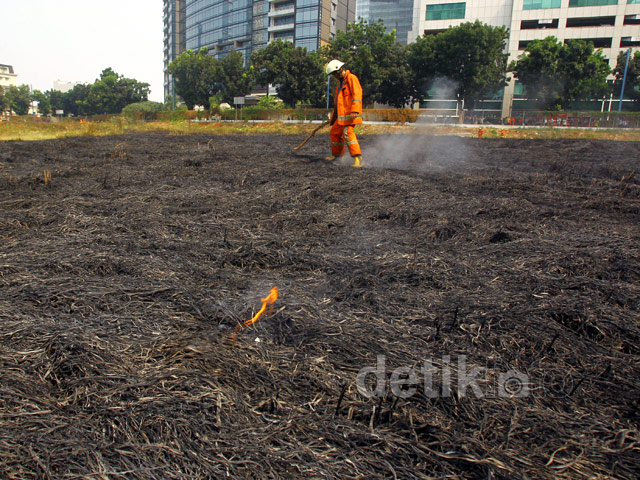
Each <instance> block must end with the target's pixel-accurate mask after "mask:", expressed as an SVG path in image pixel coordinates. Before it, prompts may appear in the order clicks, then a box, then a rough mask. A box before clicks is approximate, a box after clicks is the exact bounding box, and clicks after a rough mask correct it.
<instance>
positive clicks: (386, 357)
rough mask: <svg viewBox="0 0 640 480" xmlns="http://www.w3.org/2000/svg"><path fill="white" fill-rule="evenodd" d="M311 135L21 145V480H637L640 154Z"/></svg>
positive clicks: (11, 371)
mask: <svg viewBox="0 0 640 480" xmlns="http://www.w3.org/2000/svg"><path fill="white" fill-rule="evenodd" d="M302 139H303V137H302V136H293V137H292V136H278V135H268V136H266V135H265V136H242V135H236V136H209V135H198V136H195V135H194V136H184V135H168V134H162V133H147V134H128V135H124V136H117V137H103V138H69V139H64V140H55V141H44V142H3V143H0V188H1V191H2V197H1V199H0V242H1V243H0V245H1V250H0V368H1V372H2V373H1V376H0V478H6V479H31V478H101V479H107V478H108V479H118V478H135V479H173V478H175V479H178V478H180V479H205V478H207V479H211V478H238V479H240V478H242V479H244V478H251V479H275V478H287V479H294V478H296V479H356V478H357V479H376V478H385V479H427V478H443V479H444V478H455V479H476V478H477V479H524V478H528V479H540V478H581V479H582V478H584V479H586V478H602V479H605V478H616V479H632V478H638V477H639V476H640V454H639V453H640V435H639V433H638V423H639V422H640V407H639V404H638V399H639V397H640V382H639V381H638V378H639V377H640V325H639V318H640V315H639V311H640V228H639V226H640V183H639V182H638V177H639V176H640V175H637V176H636V177H634V178H629V177H630V174H631V173H632V172H633V171H634V170H638V169H639V167H640V144H638V143H624V142H606V141H587V140H553V141H549V140H539V141H535V140H513V139H476V138H458V137H430V136H409V135H404V136H400V135H398V136H386V137H376V136H367V137H363V139H362V145H363V149H364V152H365V161H367V163H368V166H369V168H363V169H354V168H351V167H349V166H345V165H339V164H338V165H334V164H328V163H326V162H324V161H321V160H318V159H319V158H320V157H322V156H323V155H324V154H325V153H327V152H326V147H327V144H328V139H327V138H326V135H318V136H316V137H314V138H313V139H312V140H311V141H310V142H309V143H308V144H307V145H306V146H305V147H304V148H303V149H301V150H300V151H299V152H297V153H294V152H293V151H292V149H291V148H292V146H295V145H297V144H298V143H299V142H300V141H301V140H302ZM44 170H48V171H49V172H50V173H51V183H50V184H45V182H44V173H43V172H44ZM623 177H624V180H623ZM273 286H277V287H278V289H279V295H280V296H279V298H278V300H277V301H276V302H275V303H274V304H273V305H272V311H271V312H267V313H265V314H264V315H263V316H262V317H260V319H259V320H258V321H257V322H256V323H255V324H253V325H252V326H249V327H246V328H243V329H240V330H239V332H238V335H237V338H236V339H235V341H234V342H231V341H230V339H231V336H232V333H233V331H234V328H235V326H236V325H238V324H239V323H242V322H245V321H247V320H249V319H250V318H252V316H253V315H254V314H256V312H257V311H258V309H259V308H260V306H261V302H260V299H261V298H264V297H266V296H267V294H268V293H269V291H270V289H271V288H272V287H273ZM366 367H368V370H367V369H365V368H366ZM362 369H365V370H362ZM367 372H369V373H368V374H366V375H365V373H367ZM358 380H361V382H360V387H361V388H360V391H359V390H358V388H357V387H358ZM414 384H415V385H414Z"/></svg>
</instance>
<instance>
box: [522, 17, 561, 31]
mask: <svg viewBox="0 0 640 480" xmlns="http://www.w3.org/2000/svg"><path fill="white" fill-rule="evenodd" d="M545 28H558V19H557V18H554V19H552V20H522V21H521V22H520V30H536V29H545Z"/></svg>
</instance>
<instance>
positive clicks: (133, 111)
mask: <svg viewBox="0 0 640 480" xmlns="http://www.w3.org/2000/svg"><path fill="white" fill-rule="evenodd" d="M163 109H164V105H163V104H162V103H160V102H152V101H146V102H139V103H132V104H130V105H127V106H126V107H124V108H123V109H122V114H123V115H124V116H125V117H127V118H128V119H130V120H155V119H157V118H158V113H159V112H162V110H163Z"/></svg>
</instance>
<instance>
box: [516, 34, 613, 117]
mask: <svg viewBox="0 0 640 480" xmlns="http://www.w3.org/2000/svg"><path fill="white" fill-rule="evenodd" d="M509 70H510V71H512V72H513V75H514V77H515V78H517V79H518V80H519V81H520V82H521V83H522V84H523V85H524V87H525V90H526V91H527V92H528V95H529V96H530V97H531V98H537V99H538V103H539V106H540V107H541V108H546V109H555V108H565V107H567V105H568V103H569V102H571V101H574V100H580V99H588V98H601V97H602V96H603V95H605V94H606V92H607V91H608V87H607V75H609V73H610V72H611V69H610V67H609V63H608V62H607V60H606V59H605V58H604V56H603V55H602V52H601V51H600V50H598V51H595V49H594V47H593V43H591V42H585V41H583V40H567V43H566V44H562V43H560V42H558V41H557V39H556V38H555V37H553V36H550V37H547V38H545V39H544V40H534V41H532V42H531V43H530V44H529V45H528V46H527V48H526V50H525V53H524V54H522V55H520V56H519V57H518V60H517V61H513V62H511V64H510V65H509Z"/></svg>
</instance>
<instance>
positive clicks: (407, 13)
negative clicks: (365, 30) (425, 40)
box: [356, 0, 418, 45]
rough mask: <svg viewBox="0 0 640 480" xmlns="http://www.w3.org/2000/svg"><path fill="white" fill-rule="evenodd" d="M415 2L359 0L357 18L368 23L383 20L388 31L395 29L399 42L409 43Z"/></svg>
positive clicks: (405, 0) (409, 0) (403, 0)
mask: <svg viewBox="0 0 640 480" xmlns="http://www.w3.org/2000/svg"><path fill="white" fill-rule="evenodd" d="M416 1H418V0H416ZM413 4H414V0H359V1H358V5H357V8H356V18H357V19H360V18H361V19H362V20H364V21H365V22H368V23H375V22H377V21H378V20H382V21H383V22H384V26H385V27H386V29H387V33H390V32H391V31H392V30H395V32H396V39H397V40H398V42H400V43H401V44H402V45H407V44H408V43H409V32H410V31H411V29H412V26H413ZM414 40H415V39H414Z"/></svg>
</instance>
